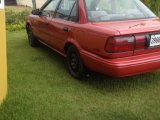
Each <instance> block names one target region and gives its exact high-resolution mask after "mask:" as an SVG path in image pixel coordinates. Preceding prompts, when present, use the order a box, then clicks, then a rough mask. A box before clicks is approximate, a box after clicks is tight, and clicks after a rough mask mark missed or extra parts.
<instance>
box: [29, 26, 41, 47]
mask: <svg viewBox="0 0 160 120" xmlns="http://www.w3.org/2000/svg"><path fill="white" fill-rule="evenodd" d="M27 34H28V41H29V45H30V46H32V47H37V46H38V45H39V41H38V40H37V39H36V37H35V36H34V35H33V33H32V29H31V27H30V26H28V27H27Z"/></svg>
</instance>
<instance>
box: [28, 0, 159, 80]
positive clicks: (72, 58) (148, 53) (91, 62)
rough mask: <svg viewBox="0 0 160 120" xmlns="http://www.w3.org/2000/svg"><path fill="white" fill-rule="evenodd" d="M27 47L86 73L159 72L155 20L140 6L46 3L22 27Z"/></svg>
mask: <svg viewBox="0 0 160 120" xmlns="http://www.w3.org/2000/svg"><path fill="white" fill-rule="evenodd" d="M26 29H27V33H28V38H29V43H30V45H31V46H33V47H35V46H37V45H38V43H39V42H41V43H43V44H45V45H47V46H48V47H50V48H51V49H53V50H55V51H56V52H58V53H60V54H61V55H63V56H65V57H66V58H67V63H68V68H69V71H70V73H71V75H72V76H73V77H76V78H79V77H81V76H83V75H84V73H85V72H86V70H90V71H96V72H99V73H103V74H106V75H109V76H113V77H125V76H132V75H137V74H142V73H146V72H151V71H154V70H158V69H160V19H159V18H158V17H157V16H156V15H155V14H154V13H153V12H151V11H150V10H149V9H148V8H147V7H146V6H145V5H144V4H143V3H142V2H141V1H140V0H48V1H47V2H46V3H45V4H44V5H43V6H42V8H41V9H36V10H33V11H32V15H30V16H28V18H27V22H26Z"/></svg>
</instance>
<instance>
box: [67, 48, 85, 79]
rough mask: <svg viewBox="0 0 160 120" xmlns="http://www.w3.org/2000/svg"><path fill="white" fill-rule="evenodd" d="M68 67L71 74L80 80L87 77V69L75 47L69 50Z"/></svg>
mask: <svg viewBox="0 0 160 120" xmlns="http://www.w3.org/2000/svg"><path fill="white" fill-rule="evenodd" d="M67 65H68V69H69V72H70V74H71V75H72V76H73V77H75V78H77V79H80V78H82V77H83V76H84V75H85V67H84V64H83V62H82V59H81V57H80V54H79V51H78V50H77V48H76V47H75V46H73V45H71V46H69V48H68V49H67Z"/></svg>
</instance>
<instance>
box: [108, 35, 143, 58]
mask: <svg viewBox="0 0 160 120" xmlns="http://www.w3.org/2000/svg"><path fill="white" fill-rule="evenodd" d="M145 45H146V40H145V35H138V36H125V37H112V38H109V39H108V40H107V43H106V46H105V51H106V52H107V53H108V57H109V58H118V57H127V56H132V55H133V54H134V51H135V50H141V49H145Z"/></svg>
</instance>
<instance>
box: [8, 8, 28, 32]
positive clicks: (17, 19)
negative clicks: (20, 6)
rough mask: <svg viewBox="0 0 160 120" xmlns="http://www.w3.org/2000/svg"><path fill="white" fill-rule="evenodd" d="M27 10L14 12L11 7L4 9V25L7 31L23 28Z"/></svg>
mask: <svg viewBox="0 0 160 120" xmlns="http://www.w3.org/2000/svg"><path fill="white" fill-rule="evenodd" d="M28 15H29V11H27V10H23V11H20V12H15V11H13V10H12V9H6V25H7V27H6V28H7V30H8V31H16V30H22V29H24V28H25V21H26V16H28Z"/></svg>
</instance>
